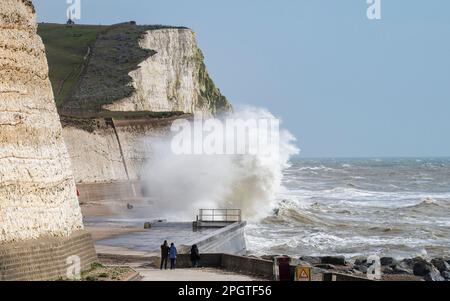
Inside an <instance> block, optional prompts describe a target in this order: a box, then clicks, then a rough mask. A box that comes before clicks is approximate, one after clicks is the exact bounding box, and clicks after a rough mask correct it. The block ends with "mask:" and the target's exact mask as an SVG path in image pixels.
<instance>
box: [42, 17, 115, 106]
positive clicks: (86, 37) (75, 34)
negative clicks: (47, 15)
mask: <svg viewBox="0 0 450 301" xmlns="http://www.w3.org/2000/svg"><path fill="white" fill-rule="evenodd" d="M106 29H107V26H90V25H74V26H65V25H60V24H39V26H38V34H39V35H40V36H41V38H42V40H43V42H44V45H45V50H46V52H47V60H48V64H49V76H50V81H51V83H52V87H53V93H54V94H55V101H56V104H57V106H58V107H60V106H62V105H63V104H64V102H65V100H66V99H67V98H68V96H70V94H71V92H72V91H73V89H74V88H75V85H76V84H77V82H78V80H79V78H80V75H81V73H82V71H83V69H84V67H85V64H86V63H87V59H88V56H89V52H90V51H91V49H92V47H93V45H94V44H95V41H96V40H97V35H98V33H99V32H102V31H106Z"/></svg>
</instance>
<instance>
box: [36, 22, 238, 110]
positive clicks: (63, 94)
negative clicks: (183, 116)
mask: <svg viewBox="0 0 450 301" xmlns="http://www.w3.org/2000/svg"><path fill="white" fill-rule="evenodd" d="M166 28H178V29H179V28H183V29H184V28H185V27H171V26H161V25H153V26H147V25H145V26H140V25H136V24H135V23H134V22H127V23H121V24H116V25H111V26H101V25H98V26H96V25H65V24H64V25H62V24H44V23H41V24H39V26H38V34H39V35H40V36H41V37H42V39H43V42H44V45H45V48H46V52H47V59H48V63H49V76H50V80H51V82H52V86H53V91H54V94H55V100H56V104H57V106H58V109H59V110H60V111H61V112H70V111H72V112H73V111H76V110H78V111H82V112H85V111H89V112H100V111H102V109H101V108H102V106H104V105H106V104H111V103H114V102H115V101H117V100H121V99H124V98H127V97H129V96H131V95H132V94H133V92H135V91H134V89H135V88H134V87H133V85H132V80H133V79H132V78H131V77H130V75H129V73H130V72H131V71H133V70H136V69H138V68H139V64H140V63H141V62H143V61H145V60H146V59H148V58H149V57H151V56H153V55H155V54H156V51H153V50H149V49H143V48H141V47H140V46H139V41H140V40H141V38H142V37H143V35H144V34H145V33H146V32H147V31H149V30H156V29H166ZM196 59H197V60H199V61H200V62H201V64H200V70H199V76H198V79H199V85H200V95H198V98H199V99H197V101H198V102H199V103H200V104H201V103H208V104H209V105H210V107H211V111H212V112H213V113H214V112H219V111H221V109H223V110H225V111H229V110H230V108H231V105H230V104H229V103H228V101H227V99H226V98H225V97H224V96H223V95H221V93H220V91H219V89H217V88H216V86H215V85H214V82H213V81H212V80H211V78H210V77H209V75H208V72H207V70H206V66H205V65H204V63H203V55H202V53H201V51H200V49H198V56H197V58H196ZM122 114H125V113H122Z"/></svg>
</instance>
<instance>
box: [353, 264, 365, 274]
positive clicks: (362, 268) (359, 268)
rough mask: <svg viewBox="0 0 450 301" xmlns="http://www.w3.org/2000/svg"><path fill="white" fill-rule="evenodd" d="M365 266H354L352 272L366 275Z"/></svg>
mask: <svg viewBox="0 0 450 301" xmlns="http://www.w3.org/2000/svg"><path fill="white" fill-rule="evenodd" d="M367 268H368V267H367V266H365V265H358V266H356V265H355V266H354V270H355V271H359V272H361V273H363V274H367Z"/></svg>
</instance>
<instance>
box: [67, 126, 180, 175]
mask: <svg viewBox="0 0 450 301" xmlns="http://www.w3.org/2000/svg"><path fill="white" fill-rule="evenodd" d="M172 121H173V120H172V119H168V120H165V121H163V122H161V121H159V122H158V121H149V120H141V121H139V120H135V121H117V120H116V121H110V122H105V120H103V119H97V120H95V121H93V120H91V121H86V123H88V126H86V124H85V125H83V126H82V125H80V124H77V123H74V122H72V121H68V120H66V118H63V125H64V128H63V136H64V139H65V141H66V144H67V148H68V150H69V155H70V157H71V160H72V164H73V170H74V174H75V179H76V182H77V183H105V182H116V181H127V180H138V179H139V178H140V176H141V173H142V168H143V166H144V162H145V161H146V160H147V159H149V156H151V152H152V150H151V145H150V144H149V139H151V138H158V137H164V136H166V135H167V133H168V132H169V130H170V124H171V122H172Z"/></svg>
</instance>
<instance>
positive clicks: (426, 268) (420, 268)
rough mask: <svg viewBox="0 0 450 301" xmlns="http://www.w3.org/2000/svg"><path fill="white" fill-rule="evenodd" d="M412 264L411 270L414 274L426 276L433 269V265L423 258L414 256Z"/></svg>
mask: <svg viewBox="0 0 450 301" xmlns="http://www.w3.org/2000/svg"><path fill="white" fill-rule="evenodd" d="M414 261H415V263H414V266H413V272H414V275H416V276H422V277H423V276H426V275H428V274H430V273H431V272H432V270H433V265H432V264H431V263H429V262H427V261H426V260H425V259H422V258H416V259H414Z"/></svg>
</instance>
